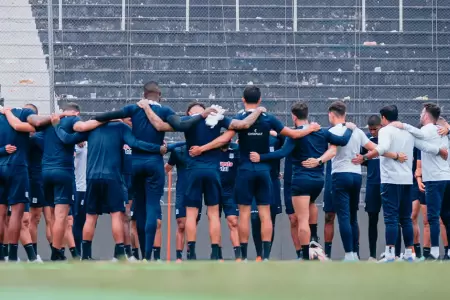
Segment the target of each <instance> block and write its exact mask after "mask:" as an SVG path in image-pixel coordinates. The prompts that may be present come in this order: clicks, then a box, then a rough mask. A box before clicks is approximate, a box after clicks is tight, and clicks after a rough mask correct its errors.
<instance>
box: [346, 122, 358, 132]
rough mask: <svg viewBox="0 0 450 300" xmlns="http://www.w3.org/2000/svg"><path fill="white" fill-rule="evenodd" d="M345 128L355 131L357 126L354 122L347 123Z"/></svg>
mask: <svg viewBox="0 0 450 300" xmlns="http://www.w3.org/2000/svg"><path fill="white" fill-rule="evenodd" d="M345 127H347V128H348V129H350V130H355V129H356V124H355V123H352V122H346V123H345Z"/></svg>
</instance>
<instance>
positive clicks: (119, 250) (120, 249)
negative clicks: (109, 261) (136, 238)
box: [114, 243, 126, 260]
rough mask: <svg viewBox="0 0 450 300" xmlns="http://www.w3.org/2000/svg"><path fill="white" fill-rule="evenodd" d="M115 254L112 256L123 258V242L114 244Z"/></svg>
mask: <svg viewBox="0 0 450 300" xmlns="http://www.w3.org/2000/svg"><path fill="white" fill-rule="evenodd" d="M115 248H116V250H115V252H116V256H115V257H114V258H116V259H118V260H123V259H125V257H126V256H125V246H124V245H123V243H119V244H116V247H115Z"/></svg>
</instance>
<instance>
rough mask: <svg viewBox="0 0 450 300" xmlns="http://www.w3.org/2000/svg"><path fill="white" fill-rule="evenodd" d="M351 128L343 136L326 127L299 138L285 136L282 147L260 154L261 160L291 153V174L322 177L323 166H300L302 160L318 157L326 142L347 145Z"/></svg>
mask: <svg viewBox="0 0 450 300" xmlns="http://www.w3.org/2000/svg"><path fill="white" fill-rule="evenodd" d="M303 128H304V126H300V127H298V128H297V129H303ZM352 133H353V132H352V130H350V129H347V130H346V131H345V133H344V135H343V136H337V135H334V134H332V133H331V132H329V131H328V130H326V129H320V130H319V131H317V132H313V133H310V134H308V135H306V136H304V137H302V138H300V139H295V140H294V139H291V138H287V139H286V142H285V143H284V145H283V147H282V148H281V149H280V150H278V151H275V152H272V153H267V154H262V155H260V157H261V161H265V160H269V159H274V158H278V159H279V158H282V157H286V156H287V155H289V154H291V156H292V165H293V176H294V177H298V176H301V177H303V176H308V177H315V178H323V174H324V166H323V164H322V165H318V166H317V167H315V168H305V167H303V166H302V162H303V161H305V160H307V159H308V158H319V157H321V156H322V155H323V154H324V153H325V152H326V151H327V150H328V144H329V143H331V144H333V145H338V146H345V145H347V143H348V141H349V140H350V137H351V136H352Z"/></svg>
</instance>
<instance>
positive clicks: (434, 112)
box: [423, 103, 441, 121]
mask: <svg viewBox="0 0 450 300" xmlns="http://www.w3.org/2000/svg"><path fill="white" fill-rule="evenodd" d="M423 108H425V111H426V112H427V113H428V114H430V116H431V117H432V118H433V119H434V121H437V120H438V119H439V117H440V116H441V108H440V107H439V105H437V104H436V103H425V104H424V105H423Z"/></svg>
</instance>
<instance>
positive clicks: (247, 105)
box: [244, 103, 259, 111]
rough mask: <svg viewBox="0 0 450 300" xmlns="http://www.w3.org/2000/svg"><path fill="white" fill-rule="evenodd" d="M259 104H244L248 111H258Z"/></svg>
mask: <svg viewBox="0 0 450 300" xmlns="http://www.w3.org/2000/svg"><path fill="white" fill-rule="evenodd" d="M258 106H259V105H258V104H256V103H255V104H248V103H244V108H245V110H246V111H248V110H252V109H257V108H258Z"/></svg>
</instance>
